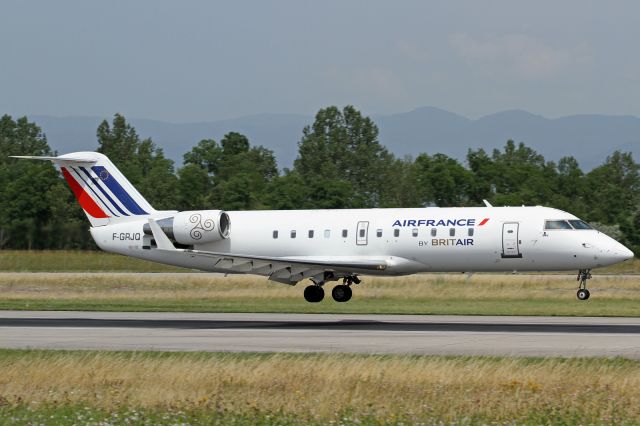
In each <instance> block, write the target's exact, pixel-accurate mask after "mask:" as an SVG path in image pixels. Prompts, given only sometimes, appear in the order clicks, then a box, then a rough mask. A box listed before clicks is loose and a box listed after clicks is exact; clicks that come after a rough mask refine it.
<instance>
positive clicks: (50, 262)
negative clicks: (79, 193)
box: [0, 250, 640, 274]
mask: <svg viewBox="0 0 640 426" xmlns="http://www.w3.org/2000/svg"><path fill="white" fill-rule="evenodd" d="M0 271H4V272H190V270H188V269H183V268H177V267H173V266H167V265H162V264H159V263H153V262H148V261H145V260H138V259H133V258H130V257H126V256H121V255H118V254H111V253H105V252H102V251H72V250H40V251H35V250H33V251H27V250H0ZM597 273H600V274H640V260H638V259H633V260H632V261H627V262H624V263H620V264H618V265H614V266H611V267H607V268H600V269H598V270H597Z"/></svg>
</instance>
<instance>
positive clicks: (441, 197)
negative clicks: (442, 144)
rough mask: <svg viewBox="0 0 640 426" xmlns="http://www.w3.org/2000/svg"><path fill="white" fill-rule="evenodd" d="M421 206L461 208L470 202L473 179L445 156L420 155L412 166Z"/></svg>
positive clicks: (460, 166) (469, 173) (467, 172)
mask: <svg viewBox="0 0 640 426" xmlns="http://www.w3.org/2000/svg"><path fill="white" fill-rule="evenodd" d="M413 173H414V176H415V183H416V186H417V188H418V194H419V200H420V204H421V205H423V206H424V205H429V204H435V205H436V206H438V207H455V206H464V205H467V204H468V202H469V198H470V197H469V193H470V192H471V189H472V183H473V175H472V174H471V172H470V171H469V170H467V169H465V168H464V167H463V166H462V164H460V163H459V162H458V161H457V160H455V159H453V158H449V157H447V156H446V155H444V154H435V155H434V156H429V155H427V154H420V155H419V156H418V158H416V161H415V162H414V164H413Z"/></svg>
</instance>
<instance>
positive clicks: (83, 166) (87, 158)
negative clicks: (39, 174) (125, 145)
mask: <svg viewBox="0 0 640 426" xmlns="http://www.w3.org/2000/svg"><path fill="white" fill-rule="evenodd" d="M15 158H28V159H34V160H48V161H51V162H53V163H54V164H56V165H57V166H58V167H59V168H60V171H61V172H62V175H63V176H64V179H65V180H66V181H67V184H68V185H69V187H70V188H71V191H73V194H74V195H75V196H76V199H77V200H78V202H79V203H80V206H81V207H82V209H83V210H84V212H85V214H86V215H87V218H89V221H90V222H91V226H102V225H106V224H108V223H114V222H118V221H125V220H128V219H131V218H139V217H140V216H146V215H149V214H151V213H153V212H155V209H154V208H153V207H151V205H150V204H149V203H148V202H147V200H145V199H144V197H143V196H142V195H141V194H140V193H139V192H138V190H137V189H135V188H134V187H133V185H131V183H130V182H129V181H128V180H127V178H125V177H124V175H123V174H122V173H120V170H118V169H117V168H116V166H114V165H113V163H112V162H111V161H110V160H109V158H107V156H105V155H103V154H100V153H97V152H74V153H70V154H65V155H61V156H59V157H30V156H29V157H27V156H18V157H15Z"/></svg>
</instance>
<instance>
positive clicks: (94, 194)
mask: <svg viewBox="0 0 640 426" xmlns="http://www.w3.org/2000/svg"><path fill="white" fill-rule="evenodd" d="M71 170H73V171H74V172H75V174H76V175H77V176H78V179H80V180H81V181H82V183H84V186H85V187H86V188H87V189H88V190H89V191H91V193H92V194H93V196H94V197H96V199H97V200H100V202H101V203H102V204H103V205H104V206H105V207H106V208H107V210H109V213H111V214H112V215H113V216H115V217H118V215H117V214H116V213H115V212H114V211H113V210H111V208H110V207H109V205H108V204H107V203H105V202H104V200H103V199H102V198H100V195H98V193H97V192H96V190H95V189H93V188H92V187H91V185H90V184H89V182H87V181H86V180H84V178H83V177H82V174H81V173H80V172H79V171H78V170H77V169H76V168H75V167H71ZM72 176H73V175H72ZM94 201H95V200H94Z"/></svg>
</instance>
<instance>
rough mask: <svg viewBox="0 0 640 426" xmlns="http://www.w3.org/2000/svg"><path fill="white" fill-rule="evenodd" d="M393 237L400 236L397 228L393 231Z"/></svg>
mask: <svg viewBox="0 0 640 426" xmlns="http://www.w3.org/2000/svg"><path fill="white" fill-rule="evenodd" d="M393 236H394V237H396V238H397V237H399V236H400V230H399V229H398V228H396V229H394V230H393Z"/></svg>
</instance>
